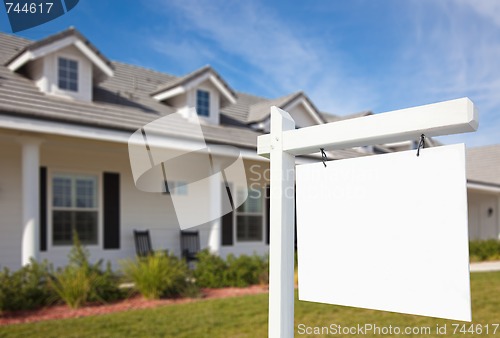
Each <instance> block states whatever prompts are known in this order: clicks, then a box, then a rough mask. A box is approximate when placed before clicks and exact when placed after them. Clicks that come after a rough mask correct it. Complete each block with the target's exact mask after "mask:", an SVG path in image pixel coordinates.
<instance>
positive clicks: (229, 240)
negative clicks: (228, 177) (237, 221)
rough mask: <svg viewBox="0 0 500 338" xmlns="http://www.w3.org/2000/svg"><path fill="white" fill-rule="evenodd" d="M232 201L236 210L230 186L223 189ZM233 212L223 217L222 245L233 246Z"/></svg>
mask: <svg viewBox="0 0 500 338" xmlns="http://www.w3.org/2000/svg"><path fill="white" fill-rule="evenodd" d="M224 188H225V189H226V193H227V195H228V196H229V200H230V201H231V206H232V207H233V210H234V203H233V199H232V195H231V189H230V188H229V187H228V186H225V187H223V191H224ZM233 213H234V212H233V211H231V212H230V213H227V214H225V215H224V216H222V228H221V230H222V245H233V228H234V227H233Z"/></svg>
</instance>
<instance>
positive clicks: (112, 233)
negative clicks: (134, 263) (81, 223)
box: [103, 173, 120, 249]
mask: <svg viewBox="0 0 500 338" xmlns="http://www.w3.org/2000/svg"><path fill="white" fill-rule="evenodd" d="M103 190H104V193H103V195H104V198H103V207H104V249H120V174H116V173H104V175H103Z"/></svg>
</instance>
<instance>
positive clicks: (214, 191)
mask: <svg viewBox="0 0 500 338" xmlns="http://www.w3.org/2000/svg"><path fill="white" fill-rule="evenodd" d="M219 170H220V165H219V164H218V163H214V171H215V172H218V171H219ZM221 210H222V182H221V180H220V174H219V175H214V176H212V177H211V178H210V212H211V215H212V217H213V218H214V220H213V221H212V222H211V225H210V230H209V233H208V248H209V250H210V252H212V253H213V254H216V255H218V254H220V247H221V220H222V215H221Z"/></svg>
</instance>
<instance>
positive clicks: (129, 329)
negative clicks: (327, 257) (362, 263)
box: [0, 272, 500, 338]
mask: <svg viewBox="0 0 500 338" xmlns="http://www.w3.org/2000/svg"><path fill="white" fill-rule="evenodd" d="M471 287H472V298H473V307H472V315H473V319H474V321H473V323H474V324H490V325H491V324H499V323H500V272H488V273H474V274H472V275H471ZM267 300H268V296H267V294H263V295H256V296H245V297H237V298H227V299H212V300H205V301H200V302H194V303H187V304H178V305H168V306H164V307H160V308H155V309H147V310H135V311H129V312H121V313H114V314H108V315H102V316H96V317H86V318H79V319H66V320H54V321H46V322H39V323H34V324H16V325H10V326H3V327H0V337H181V338H182V337H266V336H267ZM300 323H303V324H305V325H307V326H311V327H312V326H328V325H330V324H332V323H333V324H340V325H342V326H355V325H357V324H367V323H368V324H376V325H378V326H380V327H382V326H389V325H392V326H393V327H395V326H399V327H403V328H404V327H407V326H411V327H415V326H419V327H430V328H431V329H432V330H433V331H432V332H433V335H430V337H453V336H454V337H457V336H459V337H473V336H481V337H487V336H488V335H486V334H485V333H484V332H483V334H481V335H478V334H476V335H472V334H455V335H453V334H452V333H453V327H452V324H454V323H460V324H462V323H461V322H454V321H450V320H442V319H432V318H426V317H419V316H411V315H401V314H395V313H388V312H382V311H371V310H362V309H355V308H349V307H340V306H333V305H324V304H315V303H308V302H300V301H296V303H295V329H296V331H295V332H296V336H300V337H320V335H298V334H297V325H298V324H300ZM445 324H446V325H447V333H448V334H447V335H436V334H435V329H436V325H440V326H443V325H445ZM468 326H469V324H467V327H468ZM498 331H499V332H497V333H496V335H495V336H497V337H500V329H499V330H498ZM332 336H333V335H332ZM336 336H337V337H340V336H341V335H336ZM350 336H351V337H355V336H356V335H350ZM371 336H373V335H366V337H371ZM378 336H379V337H380V336H383V337H396V336H395V335H394V336H391V335H378ZM490 336H492V335H491V334H490ZM400 337H401V336H400ZM407 337H410V336H407Z"/></svg>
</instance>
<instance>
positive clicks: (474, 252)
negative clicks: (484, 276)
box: [469, 239, 500, 261]
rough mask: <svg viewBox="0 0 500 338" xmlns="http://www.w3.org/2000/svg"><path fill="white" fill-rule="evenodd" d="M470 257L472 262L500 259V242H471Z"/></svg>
mask: <svg viewBox="0 0 500 338" xmlns="http://www.w3.org/2000/svg"><path fill="white" fill-rule="evenodd" d="M469 256H470V258H471V261H485V260H496V259H500V241H498V240H495V239H489V240H474V241H470V242H469Z"/></svg>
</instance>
